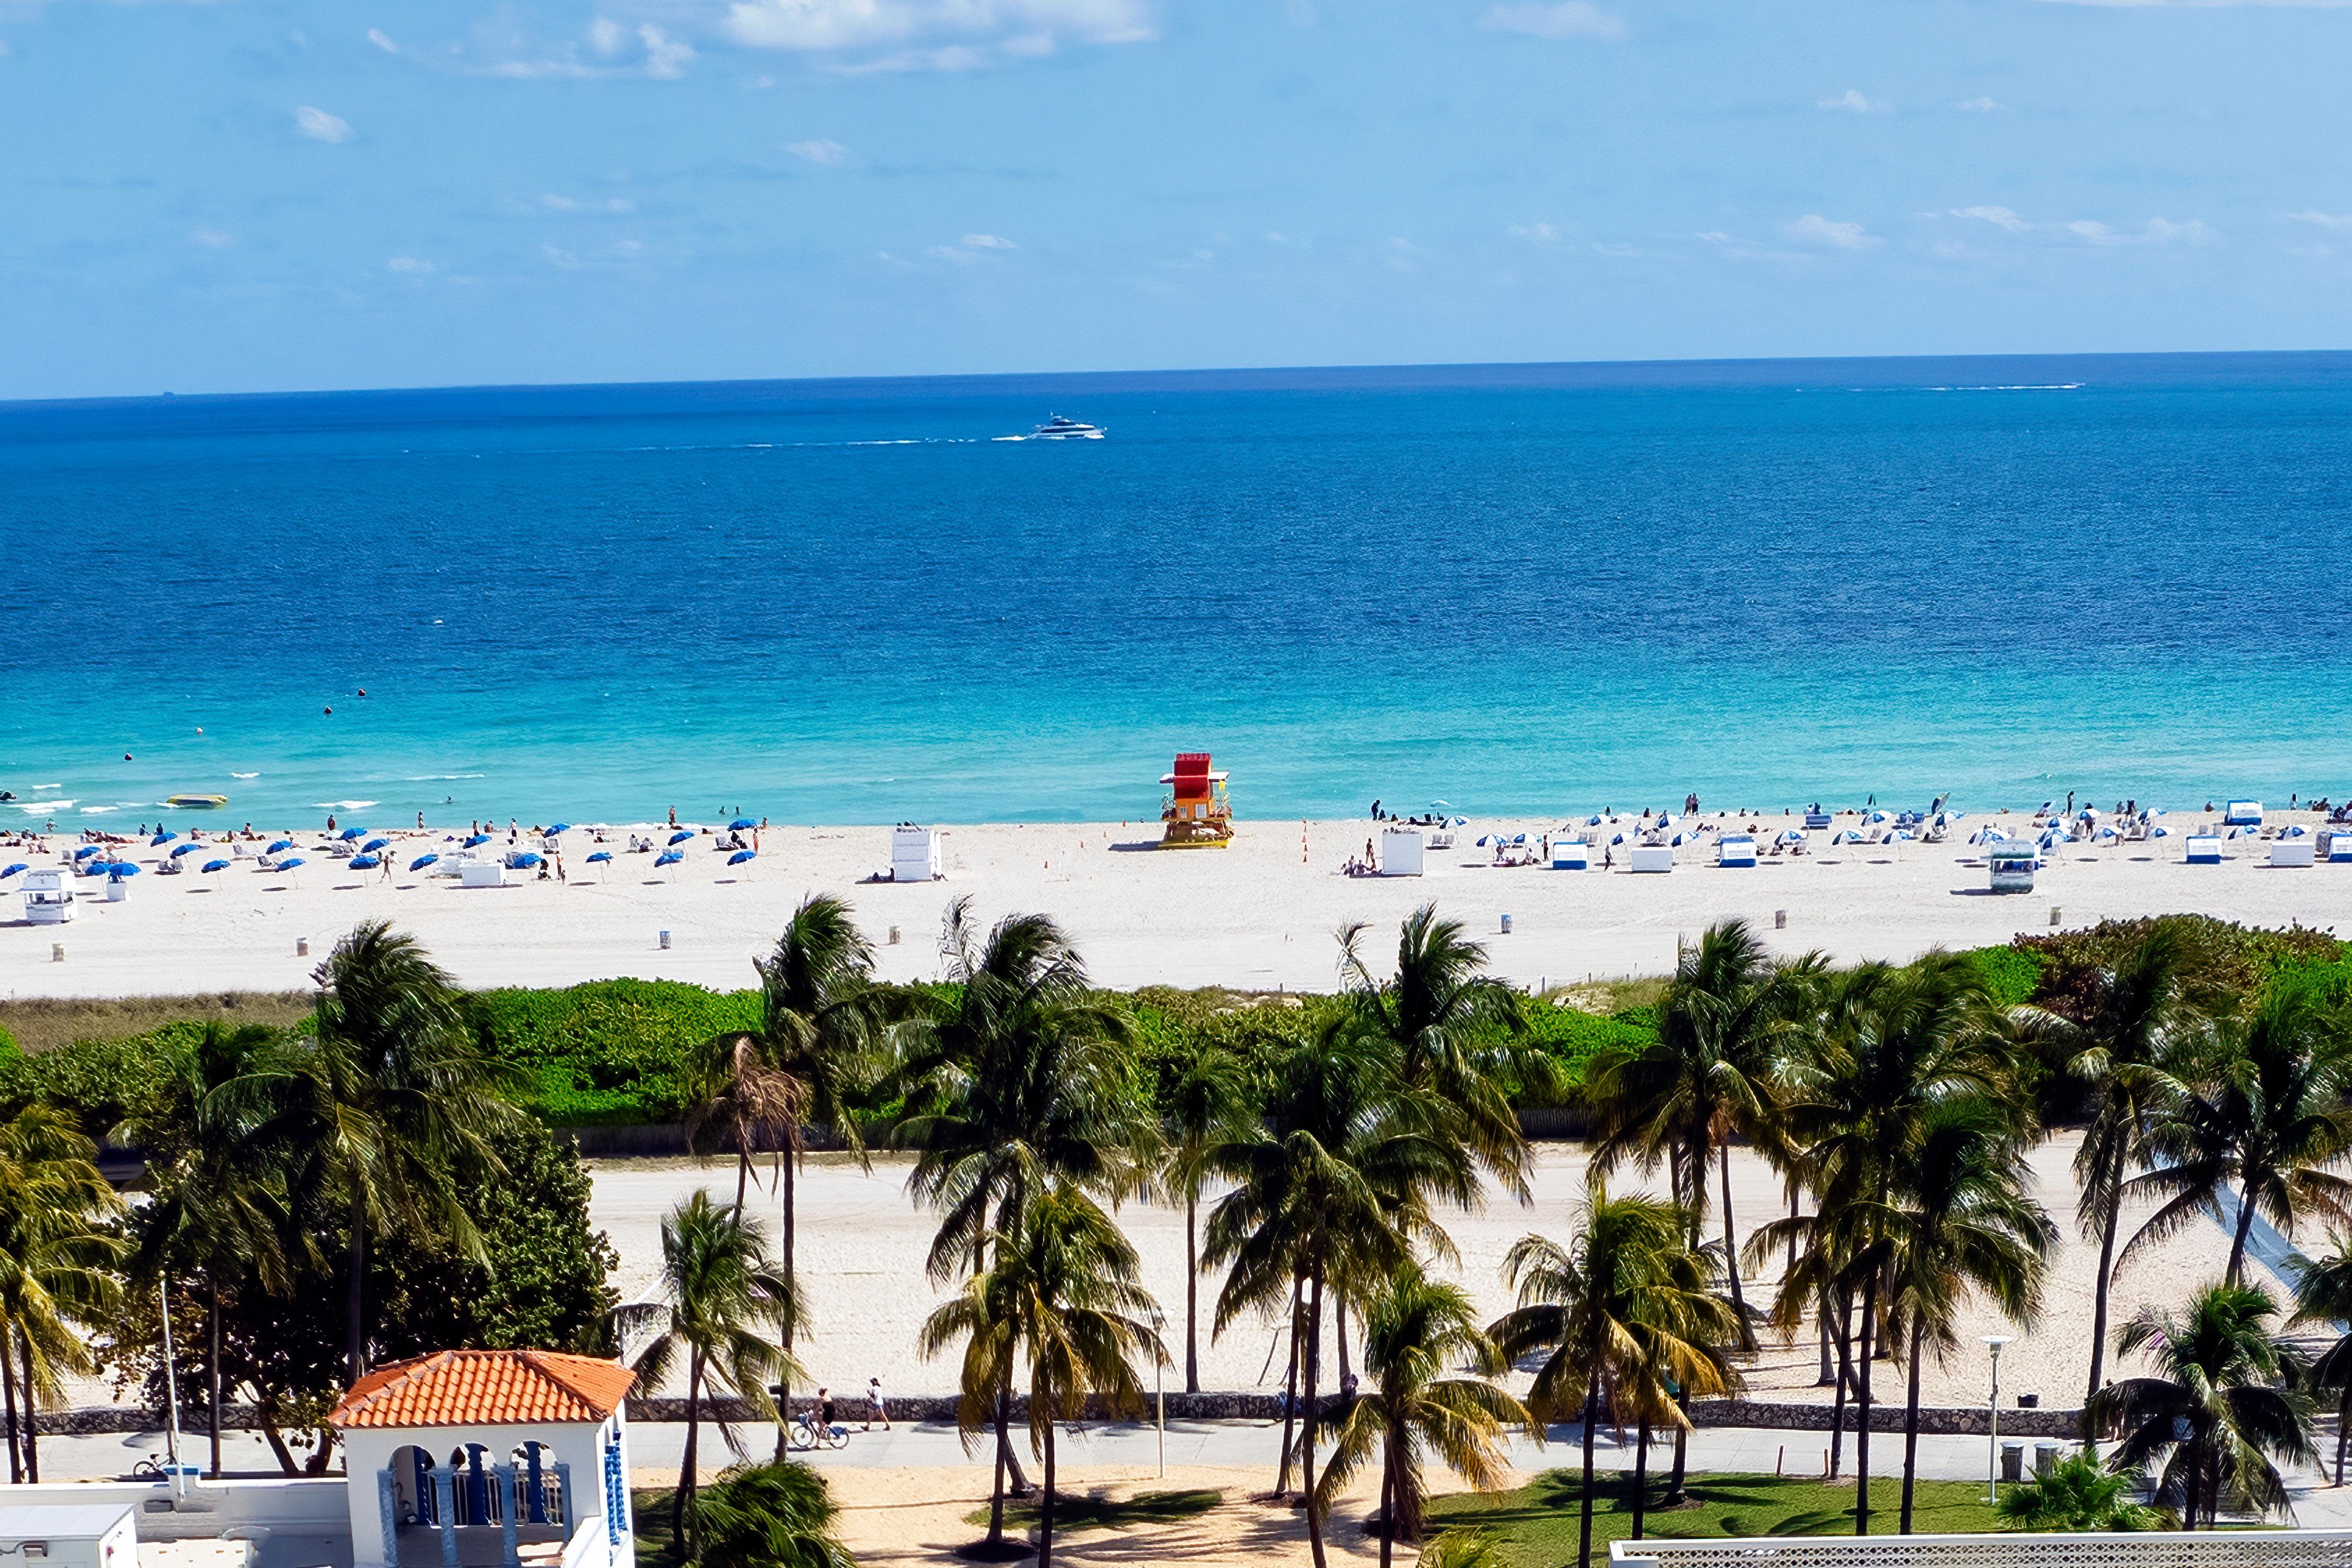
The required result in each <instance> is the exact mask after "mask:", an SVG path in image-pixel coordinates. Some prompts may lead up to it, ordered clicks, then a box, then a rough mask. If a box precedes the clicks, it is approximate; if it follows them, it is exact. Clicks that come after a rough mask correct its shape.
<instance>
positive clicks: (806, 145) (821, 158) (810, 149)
mask: <svg viewBox="0 0 2352 1568" xmlns="http://www.w3.org/2000/svg"><path fill="white" fill-rule="evenodd" d="M784 151H785V152H787V153H791V154H792V155H793V157H795V158H804V159H806V160H807V161H808V162H810V163H841V162H842V161H844V160H845V159H846V158H847V157H848V156H849V149H848V148H846V147H845V146H843V145H842V144H841V143H840V142H829V141H827V140H825V139H824V138H823V137H819V138H818V139H817V140H815V141H814V142H785V143H784Z"/></svg>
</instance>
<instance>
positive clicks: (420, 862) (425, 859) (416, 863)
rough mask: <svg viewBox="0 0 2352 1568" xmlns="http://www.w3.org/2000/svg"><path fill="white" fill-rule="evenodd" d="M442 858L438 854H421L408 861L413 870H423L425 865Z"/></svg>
mask: <svg viewBox="0 0 2352 1568" xmlns="http://www.w3.org/2000/svg"><path fill="white" fill-rule="evenodd" d="M440 858H441V857H440V856H438V855H419V856H418V857H417V858H415V859H414V860H411V861H410V862H409V863H408V868H409V869H410V870H412V871H422V870H423V869H425V867H427V866H430V865H432V864H433V863H434V862H435V861H436V860H438V859H440Z"/></svg>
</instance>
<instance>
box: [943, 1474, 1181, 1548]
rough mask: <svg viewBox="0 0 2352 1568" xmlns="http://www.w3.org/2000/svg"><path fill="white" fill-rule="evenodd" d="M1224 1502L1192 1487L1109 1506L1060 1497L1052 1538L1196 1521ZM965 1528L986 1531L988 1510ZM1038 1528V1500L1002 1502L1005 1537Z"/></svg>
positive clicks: (973, 1515)
mask: <svg viewBox="0 0 2352 1568" xmlns="http://www.w3.org/2000/svg"><path fill="white" fill-rule="evenodd" d="M1224 1500H1225V1494H1224V1493H1223V1492H1222V1491H1219V1490H1218V1489H1215V1488H1214V1487H1194V1488H1192V1489H1189V1490H1185V1491H1165V1492H1139V1493H1137V1494H1136V1495H1135V1496H1134V1497H1131V1498H1129V1499H1127V1500H1124V1501H1119V1502H1112V1501H1108V1500H1104V1499H1102V1498H1092V1497H1087V1496H1085V1495H1084V1494H1078V1495H1076V1496H1074V1495H1072V1494H1071V1493H1068V1492H1064V1493H1062V1494H1061V1495H1060V1496H1059V1497H1058V1498H1057V1499H1056V1500H1055V1503H1054V1534H1055V1538H1056V1539H1059V1538H1060V1537H1061V1536H1063V1535H1065V1534H1076V1532H1077V1531H1082V1530H1125V1529H1127V1528H1129V1526H1131V1525H1138V1524H1173V1523H1175V1522H1176V1521H1179V1520H1184V1519H1197V1518H1198V1517H1200V1516H1201V1515H1202V1514H1204V1513H1206V1512H1208V1511H1209V1510H1211V1509H1213V1508H1214V1507H1216V1506H1217V1505H1218V1504H1219V1503H1221V1502H1223V1501H1224ZM963 1521H964V1522H965V1523H966V1524H973V1525H978V1526H980V1527H981V1528H982V1529H986V1528H987V1525H988V1510H987V1508H986V1507H984V1506H983V1507H981V1508H976V1509H974V1510H971V1512H970V1513H968V1514H965V1515H964V1516H963ZM1036 1528H1037V1500H1036V1499H1035V1498H1022V1499H1019V1500H1014V1499H1012V1498H1007V1499H1006V1500H1004V1529H1005V1533H1007V1534H1008V1535H1010V1534H1017V1533H1021V1532H1023V1531H1034V1530H1035V1529H1036Z"/></svg>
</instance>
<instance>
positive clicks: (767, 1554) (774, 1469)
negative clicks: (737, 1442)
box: [695, 1459, 857, 1568]
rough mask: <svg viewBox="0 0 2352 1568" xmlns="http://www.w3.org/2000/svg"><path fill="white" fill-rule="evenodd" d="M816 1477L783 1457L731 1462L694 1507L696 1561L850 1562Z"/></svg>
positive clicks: (731, 1565) (828, 1565)
mask: <svg viewBox="0 0 2352 1568" xmlns="http://www.w3.org/2000/svg"><path fill="white" fill-rule="evenodd" d="M840 1513H841V1510H840V1509H839V1508H838V1507H837V1506H836V1505H835V1502H834V1500H833V1494H832V1492H831V1490H830V1489H827V1487H826V1486H825V1484H824V1477H823V1476H821V1475H819V1474H817V1472H816V1471H815V1470H814V1469H811V1468H809V1467H808V1466H806V1465H801V1464H794V1463H793V1462H792V1461H791V1460H789V1459H777V1460H772V1461H771V1462H769V1463H767V1464H764V1465H737V1466H735V1467H733V1468H730V1469H728V1470H726V1471H725V1472H723V1473H722V1474H721V1475H720V1476H719V1479H718V1480H717V1481H716V1482H714V1483H713V1484H712V1486H711V1488H710V1489H709V1491H707V1492H705V1493H703V1494H702V1496H701V1497H700V1498H699V1499H698V1500H697V1502H696V1508H695V1521H696V1537H697V1543H696V1549H695V1562H696V1563H698V1565H699V1568H857V1560H856V1558H855V1557H852V1556H851V1555H850V1554H849V1549H848V1548H847V1547H845V1546H844V1545H842V1543H841V1538H840V1537H839V1536H838V1535H836V1534H835V1532H834V1521H835V1520H836V1519H837V1518H839V1516H840Z"/></svg>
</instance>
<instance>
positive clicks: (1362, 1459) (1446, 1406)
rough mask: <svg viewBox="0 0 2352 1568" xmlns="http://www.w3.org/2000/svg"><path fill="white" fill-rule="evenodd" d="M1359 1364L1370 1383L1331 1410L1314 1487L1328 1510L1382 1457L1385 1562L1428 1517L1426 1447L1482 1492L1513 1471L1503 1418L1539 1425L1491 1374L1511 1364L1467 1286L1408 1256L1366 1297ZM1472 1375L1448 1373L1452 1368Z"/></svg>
mask: <svg viewBox="0 0 2352 1568" xmlns="http://www.w3.org/2000/svg"><path fill="white" fill-rule="evenodd" d="M1363 1313H1364V1342H1363V1352H1364V1372H1365V1373H1366V1375H1367V1377H1368V1378H1369V1380H1370V1385H1371V1386H1370V1388H1369V1389H1367V1390H1365V1391H1364V1392H1362V1393H1360V1394H1357V1395H1356V1398H1355V1400H1354V1402H1353V1403H1352V1404H1350V1405H1343V1406H1342V1407H1340V1408H1339V1410H1338V1411H1336V1412H1334V1413H1333V1415H1330V1416H1326V1417H1318V1419H1320V1420H1322V1421H1323V1422H1325V1423H1326V1424H1328V1425H1329V1426H1332V1427H1333V1429H1334V1430H1333V1432H1332V1437H1331V1458H1330V1462H1329V1463H1328V1465H1326V1466H1325V1468H1324V1470H1323V1479H1322V1481H1321V1483H1320V1484H1319V1486H1318V1490H1319V1492H1320V1494H1321V1498H1322V1505H1323V1507H1324V1508H1326V1509H1328V1508H1329V1507H1330V1506H1331V1500H1332V1498H1333V1497H1334V1496H1335V1495H1336V1494H1337V1492H1338V1491H1339V1489H1340V1488H1341V1487H1343V1486H1345V1485H1347V1484H1348V1482H1349V1480H1350V1479H1353V1478H1354V1477H1355V1475H1356V1474H1357V1472H1358V1471H1360V1470H1361V1469H1362V1468H1363V1467H1364V1466H1365V1465H1366V1464H1368V1463H1370V1460H1371V1458H1372V1457H1373V1456H1374V1455H1375V1454H1378V1455H1379V1457H1380V1464H1381V1514H1380V1520H1381V1568H1389V1562H1390V1557H1391V1551H1392V1549H1393V1547H1394V1544H1395V1542H1398V1541H1399V1540H1403V1541H1408V1542H1419V1541H1420V1540H1421V1537H1422V1528H1423V1522H1424V1518H1423V1500H1424V1497H1425V1488H1424V1484H1423V1479H1422V1455H1423V1452H1424V1451H1427V1452H1431V1453H1434V1454H1435V1455H1436V1456H1437V1458H1439V1459H1441V1460H1442V1461H1444V1464H1445V1465H1446V1466H1447V1467H1448V1468H1451V1469H1452V1470H1453V1471H1454V1473H1455V1474H1456V1475H1459V1476H1461V1477H1463V1478H1464V1479H1466V1480H1468V1481H1469V1482H1470V1484H1471V1485H1472V1486H1474V1487H1476V1488H1478V1489H1480V1490H1482V1491H1491V1490H1494V1489H1496V1488H1498V1487H1500V1486H1502V1485H1503V1483H1504V1480H1505V1479H1506V1478H1507V1476H1508V1475H1509V1473H1510V1467H1509V1464H1508V1462H1507V1460H1506V1459H1505V1458H1504V1456H1503V1453H1502V1450H1501V1447H1500V1446H1501V1443H1502V1441H1503V1436H1504V1428H1505V1427H1506V1426H1522V1427H1527V1428H1528V1430H1529V1431H1530V1433H1531V1434H1532V1435H1533V1436H1536V1437H1537V1439H1538V1441H1540V1440H1541V1438H1542V1435H1543V1434H1542V1429H1541V1428H1539V1427H1537V1426H1535V1424H1534V1418H1533V1417H1532V1416H1530V1415H1528V1411H1527V1406H1525V1405H1521V1404H1520V1403H1519V1402H1518V1401H1517V1400H1516V1399H1514V1398H1512V1397H1511V1396H1510V1395H1509V1394H1506V1393H1504V1392H1503V1391H1502V1390H1501V1389H1500V1388H1497V1387H1496V1385H1495V1384H1493V1383H1491V1382H1489V1381H1487V1380H1488V1379H1489V1378H1492V1377H1495V1376H1497V1375H1499V1374H1501V1373H1504V1372H1507V1371H1508V1370H1509V1366H1510V1363H1508V1362H1507V1361H1505V1360H1504V1359H1503V1356H1502V1352H1499V1351H1497V1350H1496V1348H1495V1342H1494V1341H1492V1340H1490V1339H1488V1338H1487V1337H1486V1334H1485V1333H1483V1332H1482V1331H1480V1330H1479V1328H1478V1323H1477V1320H1476V1319H1475V1317H1473V1316H1472V1315H1471V1307H1470V1297H1469V1293H1468V1292H1467V1291H1465V1290H1464V1289H1462V1288H1461V1287H1460V1286H1458V1285H1448V1284H1442V1283H1440V1282H1438V1281H1436V1280H1433V1279H1430V1278H1429V1277H1428V1276H1427V1275H1425V1274H1423V1272H1422V1271H1421V1269H1420V1268H1419V1267H1418V1266H1417V1265H1414V1264H1411V1263H1408V1264H1406V1265H1405V1266H1404V1268H1402V1269H1400V1270H1398V1271H1397V1272H1396V1273H1395V1274H1393V1275H1391V1276H1390V1278H1389V1279H1388V1280H1387V1282H1386V1283H1385V1284H1384V1285H1382V1286H1381V1288H1380V1289H1379V1290H1378V1291H1376V1292H1375V1293H1374V1294H1373V1295H1372V1296H1371V1298H1370V1300H1367V1301H1366V1302H1365V1303H1364V1308H1363ZM1456 1367H1466V1368H1467V1369H1468V1370H1469V1371H1471V1372H1472V1373H1475V1374H1477V1375H1475V1376H1471V1377H1449V1376H1447V1375H1445V1374H1446V1373H1447V1372H1448V1371H1449V1370H1450V1369H1453V1368H1456Z"/></svg>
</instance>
